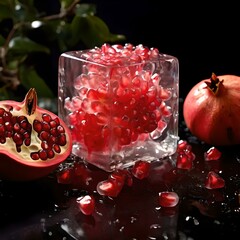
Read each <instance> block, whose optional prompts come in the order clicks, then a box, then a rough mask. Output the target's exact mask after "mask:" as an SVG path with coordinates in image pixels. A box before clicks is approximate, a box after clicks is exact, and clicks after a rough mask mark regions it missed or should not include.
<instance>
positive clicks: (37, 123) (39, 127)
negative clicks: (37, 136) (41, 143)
mask: <svg viewBox="0 0 240 240" xmlns="http://www.w3.org/2000/svg"><path fill="white" fill-rule="evenodd" d="M33 129H34V130H35V131H36V132H37V133H40V132H41V131H42V123H41V122H40V121H38V120H36V119H35V120H34V121H33Z"/></svg>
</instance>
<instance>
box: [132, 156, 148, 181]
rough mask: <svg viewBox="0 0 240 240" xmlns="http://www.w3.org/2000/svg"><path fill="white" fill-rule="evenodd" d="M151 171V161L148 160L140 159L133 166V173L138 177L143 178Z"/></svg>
mask: <svg viewBox="0 0 240 240" xmlns="http://www.w3.org/2000/svg"><path fill="white" fill-rule="evenodd" d="M149 171H150V163H149V162H147V161H142V160H139V161H137V162H135V164H134V166H133V167H132V174H133V176H134V177H136V178H138V179H143V178H146V177H148V175H149Z"/></svg>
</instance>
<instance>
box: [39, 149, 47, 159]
mask: <svg viewBox="0 0 240 240" xmlns="http://www.w3.org/2000/svg"><path fill="white" fill-rule="evenodd" d="M38 155H39V158H40V159H41V160H47V158H48V155H47V152H46V151H45V150H39V152H38Z"/></svg>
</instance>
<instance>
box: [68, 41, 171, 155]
mask: <svg viewBox="0 0 240 240" xmlns="http://www.w3.org/2000/svg"><path fill="white" fill-rule="evenodd" d="M81 57H82V58H84V59H86V60H87V62H86V64H85V65H84V71H85V72H84V73H82V74H81V75H80V76H78V77H77V78H76V79H75V86H74V87H75V89H76V96H74V97H73V98H72V99H69V98H67V99H66V100H65V108H66V109H67V110H68V111H69V112H70V114H69V116H68V121H69V123H70V125H71V126H72V135H73V140H74V141H75V142H78V143H80V144H81V145H82V146H83V147H84V148H86V149H87V150H88V152H89V153H91V152H93V151H97V152H103V151H104V152H108V151H110V149H111V151H119V150H121V148H122V147H123V146H126V145H130V144H134V142H136V141H137V140H138V139H140V138H141V140H144V139H146V138H148V137H150V136H149V133H151V137H152V138H158V137H159V136H160V135H161V133H162V131H163V130H164V129H165V128H166V123H165V120H164V117H165V118H166V117H169V116H170V115H171V114H172V112H171V108H169V106H167V105H166V103H165V100H168V99H169V98H170V97H171V93H170V91H169V90H168V89H164V88H163V87H162V86H161V85H160V84H159V83H160V76H159V75H158V74H157V73H153V69H152V68H153V65H152V64H149V61H150V60H151V61H157V60H158V57H159V52H158V50H157V49H148V48H147V47H144V46H142V45H138V46H136V47H135V46H133V45H131V44H126V45H125V46H122V45H113V46H111V45H109V44H104V45H103V46H102V47H100V48H94V49H91V50H89V51H88V52H83V53H82V56H81ZM99 64H101V65H99ZM109 146H111V147H109Z"/></svg>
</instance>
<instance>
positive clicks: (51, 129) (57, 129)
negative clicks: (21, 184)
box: [0, 88, 72, 180]
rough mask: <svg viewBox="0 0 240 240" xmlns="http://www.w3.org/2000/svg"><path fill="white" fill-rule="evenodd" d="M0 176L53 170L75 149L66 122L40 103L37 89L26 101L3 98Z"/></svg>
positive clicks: (22, 177) (0, 106) (29, 177)
mask: <svg viewBox="0 0 240 240" xmlns="http://www.w3.org/2000/svg"><path fill="white" fill-rule="evenodd" d="M0 143H1V144H0V158H1V161H0V177H2V178H7V179H9V180H33V179H37V178H40V177H43V176H45V175H47V174H49V173H50V172H52V171H53V170H54V169H55V168H56V167H57V166H58V165H59V164H60V163H61V162H63V161H64V160H65V159H66V158H67V157H68V156H69V155H70V153H71V148H72V138H71V134H70V131H69V129H68V127H67V126H66V124H65V123H64V122H63V121H62V120H61V119H60V118H59V117H58V116H56V115H55V114H53V113H52V112H50V111H47V110H45V109H42V108H39V107H38V106H37V94H36V91H35V89H33V88H32V89H30V90H29V92H28V93H27V95H26V97H25V99H24V101H23V102H16V101H0Z"/></svg>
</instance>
